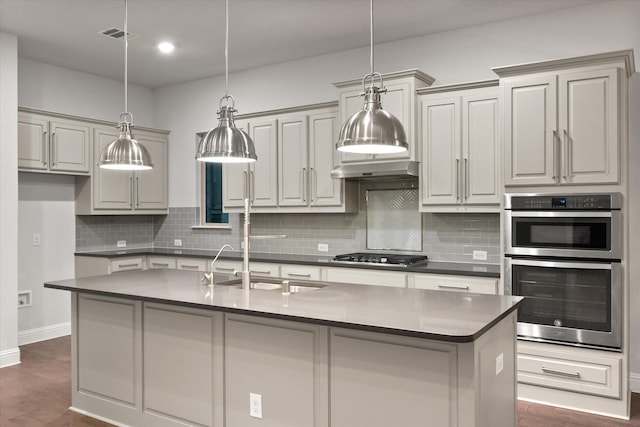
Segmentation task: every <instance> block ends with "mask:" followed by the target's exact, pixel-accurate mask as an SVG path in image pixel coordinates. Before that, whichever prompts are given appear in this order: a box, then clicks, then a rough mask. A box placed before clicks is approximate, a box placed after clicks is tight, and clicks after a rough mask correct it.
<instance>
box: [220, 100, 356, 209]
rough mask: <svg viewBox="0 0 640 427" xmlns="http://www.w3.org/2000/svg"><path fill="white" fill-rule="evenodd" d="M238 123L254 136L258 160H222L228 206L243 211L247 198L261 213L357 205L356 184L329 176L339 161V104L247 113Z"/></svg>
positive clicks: (225, 207)
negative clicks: (234, 161)
mask: <svg viewBox="0 0 640 427" xmlns="http://www.w3.org/2000/svg"><path fill="white" fill-rule="evenodd" d="M236 126H237V127H239V128H242V129H243V130H245V131H246V132H248V133H249V135H250V136H251V138H252V139H253V142H254V144H255V147H256V154H257V156H258V161H257V162H255V163H252V164H249V165H248V166H247V165H246V164H245V165H242V164H226V165H224V168H223V199H224V202H223V204H224V209H225V211H227V212H239V211H241V210H242V209H243V207H244V199H245V198H248V199H249V200H250V201H251V205H252V210H253V211H254V212H258V213H259V212H262V213H265V212H271V213H273V212H345V211H350V210H353V209H354V208H356V207H357V194H356V191H353V190H354V186H353V185H352V183H348V184H345V183H344V182H343V180H337V179H332V178H331V170H332V169H333V168H334V167H335V166H336V165H337V162H338V153H337V151H336V149H335V143H336V140H337V137H338V112H337V109H336V107H335V104H333V103H330V104H322V105H315V106H308V107H301V108H293V109H287V110H280V111H273V112H265V113H258V114H255V115H245V116H243V117H241V118H240V119H238V120H236Z"/></svg>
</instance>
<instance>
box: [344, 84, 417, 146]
mask: <svg viewBox="0 0 640 427" xmlns="http://www.w3.org/2000/svg"><path fill="white" fill-rule="evenodd" d="M338 141H339V142H338V143H337V144H336V148H337V149H338V151H342V152H345V153H364V154H366V153H375V154H385V153H401V152H403V151H407V149H408V148H409V144H408V143H407V137H406V135H405V133H404V128H403V127H402V123H400V120H398V119H397V118H396V117H395V116H393V115H392V114H391V113H389V112H387V111H385V110H383V109H382V105H380V90H379V89H378V88H377V87H376V86H371V87H370V88H368V89H367V90H366V91H365V93H364V107H363V109H362V111H358V112H357V113H355V114H354V115H353V116H351V117H350V118H349V120H347V122H346V123H345V124H344V126H342V129H340V135H339V137H338Z"/></svg>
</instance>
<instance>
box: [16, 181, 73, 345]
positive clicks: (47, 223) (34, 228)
mask: <svg viewBox="0 0 640 427" xmlns="http://www.w3.org/2000/svg"><path fill="white" fill-rule="evenodd" d="M19 175H20V176H19V180H18V182H19V185H18V200H19V202H18V213H19V219H18V272H19V275H18V288H19V290H20V291H23V290H30V291H31V295H32V300H31V302H32V305H31V307H22V308H19V309H18V329H19V333H18V342H19V344H20V345H23V344H27V343H30V342H35V341H42V340H43V339H50V338H54V337H57V336H62V335H68V334H69V333H71V327H70V321H71V304H70V301H71V298H70V296H69V293H68V292H63V291H58V290H52V289H45V288H44V286H43V283H44V282H45V281H48V280H62V279H70V278H73V277H74V275H75V272H74V256H73V253H74V251H75V246H76V242H75V235H76V233H75V226H76V223H75V216H74V199H75V178H74V177H73V176H66V175H48V174H39V173H25V172H21V173H20V174H19ZM34 234H39V235H40V246H34V245H33V235H34Z"/></svg>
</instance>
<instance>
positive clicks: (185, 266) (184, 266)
mask: <svg viewBox="0 0 640 427" xmlns="http://www.w3.org/2000/svg"><path fill="white" fill-rule="evenodd" d="M180 267H182V268H198V266H197V265H189V264H182V265H181V266H180Z"/></svg>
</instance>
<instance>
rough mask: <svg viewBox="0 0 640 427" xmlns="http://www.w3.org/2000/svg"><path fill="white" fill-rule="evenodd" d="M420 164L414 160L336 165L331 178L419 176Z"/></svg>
mask: <svg viewBox="0 0 640 427" xmlns="http://www.w3.org/2000/svg"><path fill="white" fill-rule="evenodd" d="M419 166H420V163H419V162H415V161H412V160H400V161H392V162H375V163H354V164H346V165H340V166H337V167H335V168H334V169H333V170H332V171H331V178H334V179H342V178H351V179H373V178H384V177H398V178H399V177H412V176H415V177H417V176H419V174H420V167H419Z"/></svg>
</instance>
